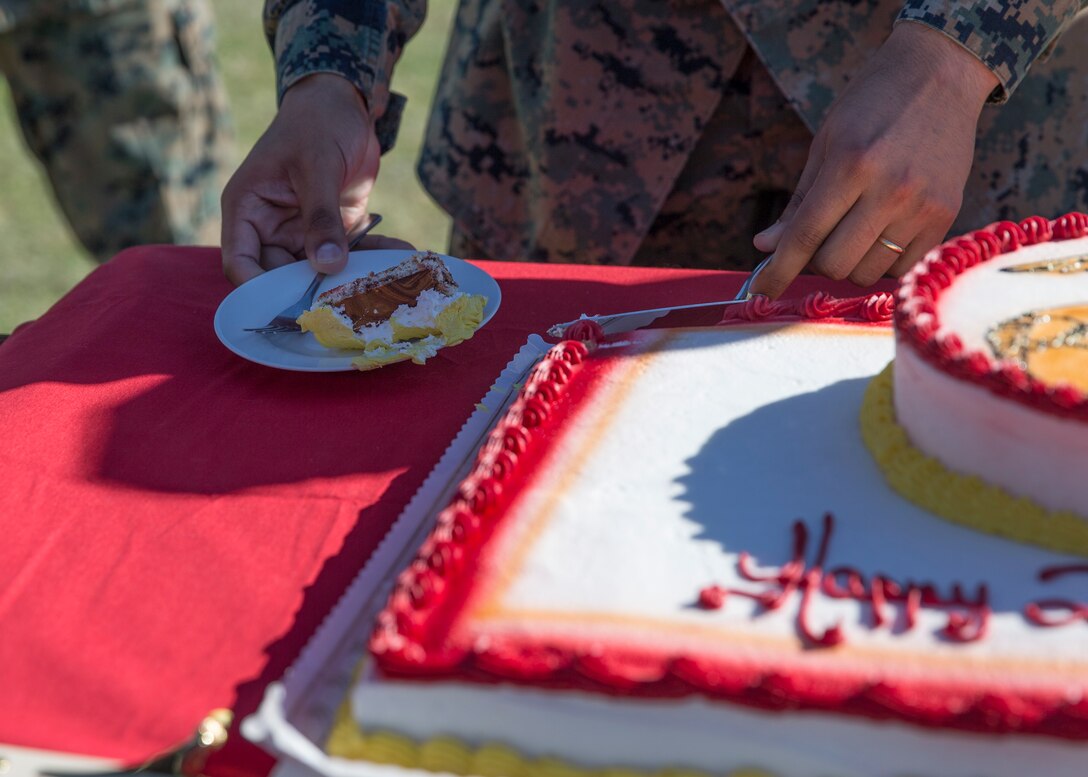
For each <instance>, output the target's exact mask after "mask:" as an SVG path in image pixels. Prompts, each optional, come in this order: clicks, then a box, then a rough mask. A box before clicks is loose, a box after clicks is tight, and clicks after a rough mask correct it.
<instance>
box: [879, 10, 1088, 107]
mask: <svg viewBox="0 0 1088 777" xmlns="http://www.w3.org/2000/svg"><path fill="white" fill-rule="evenodd" d="M1086 6H1088V0H988V1H987V2H958V1H957V0H906V2H904V4H903V10H902V11H900V13H899V18H898V19H897V20H896V24H898V23H899V22H903V21H910V22H919V23H921V24H925V25H927V26H929V27H932V28H934V29H936V30H939V31H941V32H943V33H944V34H945V35H947V36H948V37H949V38H951V39H952V40H954V41H956V42H957V43H959V44H960V45H961V46H963V47H964V48H965V49H967V50H968V51H970V52H971V53H972V54H974V55H975V56H976V57H978V58H979V59H980V60H981V61H982V63H983V64H984V65H986V66H987V67H988V68H990V70H991V71H993V73H994V75H995V76H997V78H998V80H1000V81H1001V86H1000V87H998V88H997V89H995V90H994V93H993V94H992V95H990V101H991V102H1005V101H1006V100H1007V99H1008V98H1009V95H1010V94H1012V92H1013V90H1014V89H1016V86H1017V85H1018V84H1019V83H1020V82H1021V81H1022V80H1023V79H1024V76H1025V75H1027V72H1028V68H1030V67H1031V63H1032V62H1034V61H1035V60H1036V59H1039V58H1040V57H1044V56H1045V55H1046V54H1048V53H1049V49H1050V47H1051V46H1053V45H1054V43H1055V42H1056V41H1057V39H1058V36H1059V35H1061V33H1062V31H1063V30H1064V29H1065V28H1066V26H1068V24H1069V23H1070V22H1071V21H1072V20H1073V17H1075V16H1076V15H1077V13H1079V12H1080V11H1081V10H1082V9H1083V8H1085V7H1086Z"/></svg>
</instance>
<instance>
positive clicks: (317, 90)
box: [280, 72, 370, 122]
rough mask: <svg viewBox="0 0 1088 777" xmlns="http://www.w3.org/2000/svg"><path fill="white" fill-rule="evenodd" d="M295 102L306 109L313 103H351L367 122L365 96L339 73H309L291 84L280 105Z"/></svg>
mask: <svg viewBox="0 0 1088 777" xmlns="http://www.w3.org/2000/svg"><path fill="white" fill-rule="evenodd" d="M295 103H298V104H301V105H303V109H304V110H308V109H309V108H310V107H312V106H313V105H318V106H320V105H325V106H329V105H338V106H344V105H351V106H354V107H357V108H358V109H359V110H360V111H361V112H362V115H363V116H364V118H366V120H367V121H368V122H369V119H370V110H369V106H368V104H367V100H366V96H365V95H364V94H363V93H362V92H361V91H359V89H358V88H357V87H356V86H355V84H353V83H352V82H351V81H349V80H348V79H347V78H346V77H344V76H342V75H340V74H339V73H326V72H320V73H311V74H309V75H306V76H303V77H302V78H300V79H299V80H297V81H295V82H294V83H293V84H291V85H290V86H289V87H288V88H287V90H286V91H285V92H284V93H283V100H282V101H281V103H280V107H281V108H284V107H287V106H288V105H294V104H295Z"/></svg>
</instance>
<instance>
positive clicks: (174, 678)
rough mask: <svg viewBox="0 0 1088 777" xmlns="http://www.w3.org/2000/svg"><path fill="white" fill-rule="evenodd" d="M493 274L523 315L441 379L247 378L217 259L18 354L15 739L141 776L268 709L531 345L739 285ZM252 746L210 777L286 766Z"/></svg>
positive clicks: (10, 647) (2, 401)
mask: <svg viewBox="0 0 1088 777" xmlns="http://www.w3.org/2000/svg"><path fill="white" fill-rule="evenodd" d="M481 266H484V267H486V269H487V270H488V271H489V272H490V273H492V274H493V275H494V276H495V277H496V278H497V279H498V281H499V283H500V285H501V287H502V292H503V303H502V307H501V309H500V310H499V312H498V314H497V315H496V317H495V318H494V320H493V321H491V322H490V323H489V324H488V325H487V326H486V327H485V328H484V329H483V330H481V331H480V332H479V333H478V334H477V335H476V336H475V337H474V338H473V339H472V340H470V341H468V342H466V343H464V344H462V345H459V346H457V347H456V348H450V349H447V350H444V351H442V352H441V353H440V354H439V355H438V356H437V357H436V358H434V359H433V360H431V361H430V362H428V364H427V365H426V366H424V367H419V366H416V365H412V364H400V365H395V366H392V367H387V368H385V369H382V370H379V371H376V372H370V373H356V372H350V373H333V374H314V373H291V372H282V371H277V370H274V369H269V368H266V367H261V366H258V365H255V364H251V363H249V362H246V361H244V360H243V359H241V358H239V357H237V356H235V355H234V354H233V353H231V352H229V351H228V350H227V349H226V348H224V347H223V346H222V345H221V344H220V343H219V341H218V340H217V339H216V337H215V334H214V332H213V331H212V316H213V314H214V312H215V309H216V307H217V305H218V304H219V302H220V300H222V298H223V297H224V296H225V295H226V294H227V293H228V292H229V291H230V287H229V285H228V284H227V282H226V281H225V280H224V279H223V277H222V274H221V272H220V268H219V254H218V251H217V250H211V249H182V248H169V247H147V248H140V249H133V250H130V251H127V252H125V253H123V254H121V255H119V256H118V257H116V258H115V259H114V260H113V261H111V262H110V263H108V264H107V265H105V266H103V267H101V268H99V269H98V270H96V271H95V272H93V273H92V274H91V275H90V276H89V277H88V278H87V279H86V280H85V281H84V282H83V283H81V284H80V285H79V286H78V287H77V288H76V289H74V290H73V291H72V292H71V293H70V294H69V295H67V296H66V297H65V298H64V299H62V300H61V301H60V302H58V303H57V304H56V305H55V306H54V307H53V309H52V310H50V311H49V312H48V313H47V314H46V315H44V316H43V317H42V318H41V319H39V320H38V321H35V322H33V323H31V324H28V325H25V326H23V327H21V328H19V329H18V330H17V331H16V332H15V333H14V334H13V336H12V337H11V338H10V339H8V340H7V341H6V342H4V343H3V344H2V345H0V434H2V436H0V468H2V472H3V478H4V485H3V487H2V488H0V516H3V519H4V532H3V537H2V541H0V623H2V624H3V638H2V639H0V689H2V693H3V703H2V704H0V742H4V743H8V744H13V745H20V746H25V747H33V748H41V749H48V750H60V751H66V752H74V753H81V754H87V755H97V756H105V757H109V758H115V759H123V760H125V761H130V762H137V761H142V760H144V759H146V758H147V757H148V756H150V755H152V754H154V753H157V752H161V751H163V750H164V749H167V748H170V747H172V746H174V745H177V744H179V743H180V742H182V741H184V740H186V739H188V738H189V737H190V735H191V734H192V732H193V730H194V728H195V726H196V724H197V722H198V721H199V720H200V719H201V718H202V717H203V716H204V715H206V714H207V713H208V712H209V711H210V710H212V709H213V708H216V707H232V708H233V709H234V710H235V712H236V714H237V716H238V718H240V717H241V716H244V715H245V714H247V713H249V712H251V711H252V710H253V709H255V707H256V705H257V703H258V701H259V699H260V696H261V693H262V691H263V689H264V687H265V686H266V685H267V684H268V683H269V682H270V681H272V680H273V679H275V678H277V677H278V676H279V675H280V674H281V673H282V672H283V670H284V669H285V668H286V667H287V666H288V665H289V664H290V663H291V661H292V660H293V659H294V658H295V657H296V655H297V654H298V652H299V650H300V649H301V647H302V646H303V645H304V644H305V641H306V640H307V639H308V638H309V636H310V635H311V633H312V632H313V630H314V628H315V627H316V626H317V625H318V624H319V623H320V621H321V619H322V618H323V617H324V615H325V614H326V613H327V612H328V610H329V608H330V607H331V606H332V605H333V603H334V602H335V601H336V599H337V597H338V595H339V594H340V593H341V592H342V591H343V589H344V588H345V587H346V585H347V584H348V583H349V582H350V581H351V579H352V578H353V576H354V575H355V574H356V572H357V571H358V570H359V569H360V567H361V566H362V565H363V563H364V562H365V561H366V559H367V558H368V556H369V554H370V553H371V552H372V551H373V549H374V547H375V545H376V544H377V543H378V541H379V540H380V539H381V537H382V535H383V534H384V532H385V531H386V530H387V529H388V527H389V526H390V524H391V523H392V521H393V520H394V519H395V518H396V517H397V515H398V513H399V512H400V510H401V508H402V507H403V506H404V505H405V503H406V502H407V501H408V499H409V498H410V497H411V495H412V494H413V493H414V492H415V490H416V489H417V488H418V486H419V485H420V484H421V483H422V481H423V479H424V478H425V477H426V475H427V473H428V472H429V470H430V468H431V466H432V465H433V464H434V463H435V462H436V461H437V459H438V458H439V456H440V455H441V453H442V452H443V450H444V449H445V447H446V446H447V444H448V442H449V440H450V439H452V437H453V436H454V435H455V434H456V432H457V430H458V429H459V428H460V426H461V424H462V423H463V422H464V421H465V419H466V418H467V417H468V416H469V415H470V414H471V412H472V410H473V407H474V405H475V403H476V402H478V401H479V400H480V398H481V397H482V396H483V395H484V394H485V393H486V391H487V389H488V386H489V385H490V384H491V383H492V381H493V380H494V379H495V377H496V376H497V375H498V374H499V372H500V371H501V369H502V368H503V366H504V365H505V364H506V362H507V361H508V360H509V359H510V357H511V355H512V354H513V353H514V352H515V351H516V350H517V348H518V347H520V346H521V344H522V343H523V342H524V341H525V338H526V336H527V335H528V334H530V333H532V332H543V331H544V330H545V329H546V327H547V326H549V325H551V324H554V323H556V322H558V321H564V320H568V319H571V318H574V317H576V316H578V315H579V314H581V313H598V312H599V313H607V312H615V311H619V310H631V309H638V308H643V307H654V306H659V305H667V304H681V303H687V302H699V301H709V300H715V299H724V298H728V297H731V296H732V295H733V293H734V292H735V290H736V289H737V288H738V286H739V283H740V280H741V276H738V275H736V274H730V273H717V272H704V271H687V270H662V269H632V268H599V267H586V266H556V265H547V266H546V265H534V264H522V263H486V264H482V265H481ZM816 287H820V288H828V289H833V288H835V286H834V285H833V284H828V283H827V282H823V281H819V280H817V279H812V278H807V279H801V280H800V281H799V282H798V283H797V285H796V286H795V287H794V289H793V290H792V293H797V294H800V293H805V292H808V291H811V290H813V289H814V288H816ZM837 288H838V289H839V290H840V291H843V290H844V287H842V286H838V287H837ZM854 293H856V292H854ZM239 740H240V737H238V736H232V742H231V744H229V745H228V747H227V748H226V750H224V751H223V753H221V754H220V755H219V756H218V758H217V759H215V760H214V761H213V762H212V765H211V768H210V771H211V772H212V773H219V774H228V773H230V774H259V773H261V772H262V771H265V770H267V768H268V766H269V764H270V759H268V758H267V757H266V756H263V755H261V754H259V753H258V752H257V751H256V748H253V747H252V746H250V745H247V744H246V743H244V742H241V741H239Z"/></svg>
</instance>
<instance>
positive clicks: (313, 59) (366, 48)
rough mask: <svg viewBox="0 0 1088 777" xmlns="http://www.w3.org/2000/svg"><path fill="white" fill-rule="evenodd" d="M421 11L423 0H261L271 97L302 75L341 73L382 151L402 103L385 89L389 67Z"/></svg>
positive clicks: (400, 97) (390, 144)
mask: <svg viewBox="0 0 1088 777" xmlns="http://www.w3.org/2000/svg"><path fill="white" fill-rule="evenodd" d="M426 10H427V3H426V0H265V4H264V28H265V36H266V37H267V38H268V43H269V45H270V46H271V47H272V53H273V55H274V56H275V60H276V95H277V101H278V100H282V99H283V94H284V92H285V91H287V89H288V88H289V87H290V86H291V85H292V84H294V83H295V82H296V81H298V80H299V79H302V78H305V77H306V76H308V75H312V74H314V73H336V74H338V75H342V76H344V77H345V78H347V79H348V80H349V81H351V82H352V83H353V84H355V86H356V88H358V89H359V90H360V91H361V92H362V93H363V95H364V96H365V97H366V100H367V105H368V107H369V108H370V114H371V116H372V117H373V118H374V121H375V130H376V131H377V134H378V140H379V141H380V142H381V147H382V151H388V150H389V149H390V148H392V147H393V141H394V140H395V138H396V134H397V127H398V125H399V124H400V116H401V113H402V112H403V110H404V102H405V98H404V96H403V95H400V94H397V93H395V92H391V91H390V89H389V84H390V81H391V79H392V77H393V66H394V65H395V64H396V61H397V59H398V58H399V57H400V54H401V50H402V49H403V48H404V44H405V42H406V41H407V40H408V39H409V38H410V37H411V36H412V35H414V34H415V32H416V31H417V30H418V29H419V27H420V25H421V24H422V23H423V17H424V15H425V14H426Z"/></svg>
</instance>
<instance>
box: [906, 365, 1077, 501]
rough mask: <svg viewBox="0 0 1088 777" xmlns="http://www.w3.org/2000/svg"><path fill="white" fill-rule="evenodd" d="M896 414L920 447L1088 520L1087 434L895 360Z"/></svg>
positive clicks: (926, 368)
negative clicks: (1085, 475)
mask: <svg viewBox="0 0 1088 777" xmlns="http://www.w3.org/2000/svg"><path fill="white" fill-rule="evenodd" d="M895 413H896V417H897V419H898V421H899V423H900V424H901V425H902V426H903V428H904V429H905V430H906V431H907V434H908V436H909V437H910V440H911V443H912V444H913V445H914V446H915V447H916V448H918V450H920V451H922V452H924V453H926V454H928V455H929V456H932V457H933V458H935V459H937V460H938V461H940V462H941V463H942V464H944V465H945V466H946V467H948V468H949V469H951V470H954V471H956V472H961V473H964V474H968V475H977V476H978V477H980V478H982V479H983V480H984V481H986V482H987V483H992V484H998V485H1000V486H1001V487H1002V488H1003V489H1004V490H1005V491H1007V492H1009V493H1010V494H1012V495H1013V496H1019V497H1027V498H1028V499H1031V500H1032V501H1033V502H1035V503H1036V504H1038V505H1040V506H1042V507H1045V508H1046V509H1048V510H1069V511H1072V512H1074V513H1077V514H1078V515H1082V516H1085V517H1086V518H1088V478H1086V477H1084V462H1086V461H1088V429H1085V428H1084V424H1082V423H1078V422H1077V421H1074V420H1071V419H1068V418H1060V417H1058V416H1055V415H1052V414H1050V413H1044V412H1040V411H1039V410H1036V409H1034V408H1031V407H1028V406H1026V405H1023V404H1020V403H1018V402H1012V401H1010V400H1008V399H1005V398H1002V397H999V396H998V395H996V394H994V393H992V392H990V391H989V390H987V389H985V388H982V387H980V386H977V385H973V384H971V383H968V382H966V381H963V380H957V379H955V378H952V377H950V376H949V375H947V374H946V373H944V372H941V371H940V370H938V369H936V368H934V367H933V366H932V365H930V364H929V363H928V362H927V361H925V360H924V359H923V358H922V357H921V356H919V355H918V354H917V353H916V352H915V351H914V350H913V349H911V348H901V349H900V350H899V351H898V352H897V354H896V357H895Z"/></svg>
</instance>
